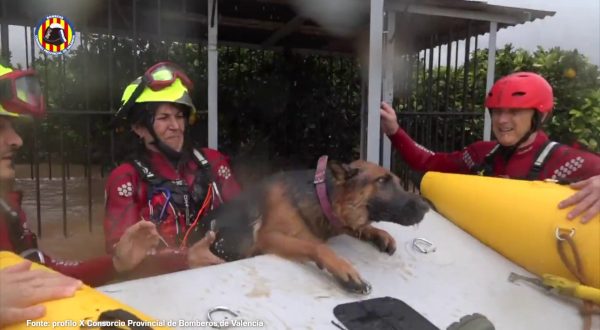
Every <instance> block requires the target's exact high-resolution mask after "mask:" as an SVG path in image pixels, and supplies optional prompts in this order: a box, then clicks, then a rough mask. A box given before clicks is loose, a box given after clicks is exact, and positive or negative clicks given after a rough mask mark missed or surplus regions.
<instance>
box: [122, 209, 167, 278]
mask: <svg viewBox="0 0 600 330" xmlns="http://www.w3.org/2000/svg"><path fill="white" fill-rule="evenodd" d="M159 239H160V236H159V235H158V231H157V230H156V226H155V225H154V224H153V223H152V222H150V221H144V220H142V221H138V222H137V223H136V224H134V225H133V226H131V227H129V228H127V230H125V233H123V236H121V239H120V240H119V242H117V244H115V249H114V251H115V253H114V258H113V265H114V267H115V269H116V270H117V272H125V271H128V270H131V269H133V268H134V267H135V266H137V265H138V264H139V263H140V262H142V260H144V258H145V257H146V255H148V254H150V253H152V251H154V249H155V248H156V246H157V245H158V242H159Z"/></svg>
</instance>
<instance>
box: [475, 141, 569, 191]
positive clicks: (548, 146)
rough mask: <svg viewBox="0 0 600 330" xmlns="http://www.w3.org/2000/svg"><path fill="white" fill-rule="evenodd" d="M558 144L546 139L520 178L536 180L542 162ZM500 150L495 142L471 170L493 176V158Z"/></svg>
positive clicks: (540, 170)
mask: <svg viewBox="0 0 600 330" xmlns="http://www.w3.org/2000/svg"><path fill="white" fill-rule="evenodd" d="M558 146H560V143H558V142H554V141H546V143H544V145H543V147H542V148H541V149H540V151H539V152H538V154H537V155H536V157H535V161H534V162H533V164H532V165H531V168H530V169H529V172H528V173H527V175H526V176H525V177H523V178H521V179H525V180H530V181H532V180H537V179H538V178H539V176H540V173H541V172H542V169H543V168H544V164H545V163H546V161H547V160H548V159H549V158H550V156H551V155H552V153H553V152H554V150H556V148H557V147H558ZM500 150H501V145H500V144H496V145H495V146H494V147H493V148H492V150H490V152H488V154H487V155H486V156H485V158H484V159H483V162H482V163H481V164H479V165H476V166H474V167H473V168H472V169H471V171H472V172H473V173H475V174H478V175H483V176H493V175H494V159H495V158H496V156H498V154H499V152H500Z"/></svg>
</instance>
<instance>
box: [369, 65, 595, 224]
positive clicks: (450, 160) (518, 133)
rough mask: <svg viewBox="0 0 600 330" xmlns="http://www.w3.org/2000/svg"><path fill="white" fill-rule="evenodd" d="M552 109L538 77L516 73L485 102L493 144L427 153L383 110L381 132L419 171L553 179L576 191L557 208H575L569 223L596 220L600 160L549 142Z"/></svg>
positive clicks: (549, 93)
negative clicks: (547, 131)
mask: <svg viewBox="0 0 600 330" xmlns="http://www.w3.org/2000/svg"><path fill="white" fill-rule="evenodd" d="M553 105H554V98H553V93H552V87H551V86H550V84H549V83H548V82H547V81H546V80H545V79H544V78H543V77H541V76H540V75H538V74H535V73H531V72H517V73H513V74H511V75H508V76H505V77H503V78H501V79H499V80H498V81H497V82H496V83H495V84H494V86H493V87H492V89H491V90H490V92H489V94H488V95H487V97H486V100H485V106H486V107H487V108H488V109H489V111H490V115H491V118H492V130H493V132H494V135H495V137H496V139H497V141H479V142H475V143H473V144H471V145H469V146H467V147H466V148H465V149H463V150H461V151H455V152H451V153H440V152H433V151H430V150H428V149H426V148H424V147H423V146H421V145H419V144H417V143H416V142H415V141H413V140H412V139H411V138H410V136H408V134H406V132H405V131H404V130H403V129H401V128H400V127H399V125H398V121H397V117H396V113H395V112H394V110H393V109H392V108H391V107H390V106H389V105H388V104H386V103H382V105H381V110H380V112H381V127H382V130H383V132H384V133H385V134H386V135H387V136H388V137H389V138H390V140H391V141H392V144H393V146H394V148H395V149H396V150H397V151H398V152H399V153H400V155H401V156H402V159H403V160H404V161H405V162H406V163H407V164H408V165H409V166H410V167H411V168H413V169H414V170H417V171H439V172H448V173H463V174H468V173H472V174H480V175H488V176H496V177H506V178H514V179H526V180H545V179H553V180H557V181H559V182H564V183H570V184H571V187H572V188H573V189H575V190H577V192H576V193H574V194H573V195H572V196H571V197H570V198H568V199H566V200H564V201H562V202H560V204H559V205H558V207H559V208H565V207H568V206H571V205H575V207H574V208H573V210H572V211H571V212H569V214H568V215H567V217H568V218H569V219H574V218H575V217H577V216H579V215H583V216H582V218H581V221H582V222H584V223H585V222H587V221H590V220H591V219H594V218H595V219H598V218H600V156H598V155H597V154H593V153H590V152H586V151H583V150H578V149H574V148H571V147H569V146H566V145H561V144H559V143H556V142H553V141H550V140H549V139H548V136H547V135H546V134H545V133H544V132H543V131H542V129H541V128H542V124H543V123H544V121H545V120H547V119H548V118H549V117H550V114H551V112H552V108H553Z"/></svg>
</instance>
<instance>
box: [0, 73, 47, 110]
mask: <svg viewBox="0 0 600 330" xmlns="http://www.w3.org/2000/svg"><path fill="white" fill-rule="evenodd" d="M0 104H2V106H3V107H4V108H5V109H7V110H9V111H10V112H14V113H16V114H22V115H31V116H42V115H43V114H44V111H45V104H44V96H43V95H42V88H41V87H40V81H39V79H38V78H37V76H36V73H35V71H34V70H25V71H20V70H14V71H12V72H9V73H7V74H5V75H3V76H1V77H0ZM13 109H14V110H13Z"/></svg>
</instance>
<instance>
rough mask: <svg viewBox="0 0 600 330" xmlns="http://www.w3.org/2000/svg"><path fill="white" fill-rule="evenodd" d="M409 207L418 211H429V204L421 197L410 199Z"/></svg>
mask: <svg viewBox="0 0 600 330" xmlns="http://www.w3.org/2000/svg"><path fill="white" fill-rule="evenodd" d="M407 207H408V208H409V209H410V210H412V211H414V212H417V213H426V212H427V211H429V205H428V204H427V203H426V202H425V201H424V200H422V199H421V198H415V199H413V200H410V201H409V202H408V205H407Z"/></svg>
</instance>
